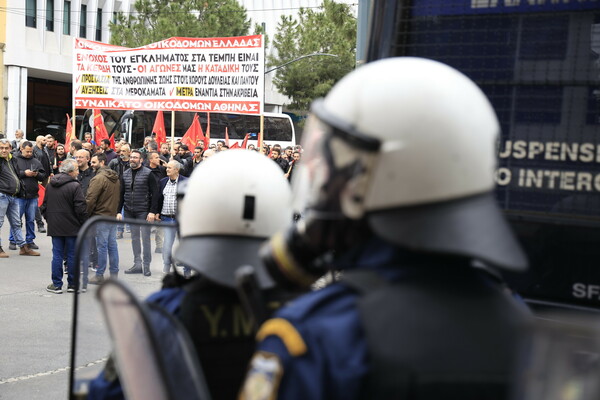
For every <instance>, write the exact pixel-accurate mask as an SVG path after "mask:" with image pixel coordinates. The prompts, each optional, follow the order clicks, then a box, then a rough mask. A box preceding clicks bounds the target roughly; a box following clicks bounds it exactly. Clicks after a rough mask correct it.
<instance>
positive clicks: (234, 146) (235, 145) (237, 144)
mask: <svg viewBox="0 0 600 400" xmlns="http://www.w3.org/2000/svg"><path fill="white" fill-rule="evenodd" d="M229 149H241V147H240V144H239V143H238V142H235V143H234V144H233V145H232V146H231V147H230V148H229Z"/></svg>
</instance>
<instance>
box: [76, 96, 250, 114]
mask: <svg viewBox="0 0 600 400" xmlns="http://www.w3.org/2000/svg"><path fill="white" fill-rule="evenodd" d="M75 108H77V109H88V108H99V109H102V110H149V111H159V110H165V111H190V112H193V111H196V112H200V111H201V112H207V111H209V112H218V113H235V114H254V115H260V102H259V101H210V100H185V101H182V100H164V99H144V100H119V99H114V98H102V97H86V98H75Z"/></svg>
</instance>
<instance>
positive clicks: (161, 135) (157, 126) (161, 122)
mask: <svg viewBox="0 0 600 400" xmlns="http://www.w3.org/2000/svg"><path fill="white" fill-rule="evenodd" d="M152 132H153V133H155V134H156V143H157V144H158V147H159V148H160V145H161V144H163V143H166V142H167V131H165V117H164V116H163V112H162V111H159V112H157V113H156V119H155V120H154V127H153V128H152Z"/></svg>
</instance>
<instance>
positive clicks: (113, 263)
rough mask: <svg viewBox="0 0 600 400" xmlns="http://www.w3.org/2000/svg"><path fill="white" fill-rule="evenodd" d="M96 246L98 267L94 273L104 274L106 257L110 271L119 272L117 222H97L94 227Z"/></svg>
mask: <svg viewBox="0 0 600 400" xmlns="http://www.w3.org/2000/svg"><path fill="white" fill-rule="evenodd" d="M96 246H97V248H98V269H97V270H96V275H104V271H106V259H107V257H108V261H109V263H110V267H109V270H110V273H111V275H112V274H116V273H118V272H119V249H118V248H117V224H99V225H98V226H97V227H96Z"/></svg>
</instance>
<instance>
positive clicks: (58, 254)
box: [42, 159, 87, 294]
mask: <svg viewBox="0 0 600 400" xmlns="http://www.w3.org/2000/svg"><path fill="white" fill-rule="evenodd" d="M59 171H60V173H59V174H58V175H55V176H53V177H52V179H51V180H50V184H49V185H48V187H47V189H46V196H45V197H44V204H42V213H43V215H44V218H46V221H48V236H52V283H51V284H49V285H48V286H47V287H46V290H47V291H48V292H51V293H56V294H60V293H62V285H63V281H62V279H63V266H62V264H63V259H64V258H65V257H66V259H67V271H68V273H67V285H68V286H67V287H68V289H67V291H68V292H74V291H75V240H76V239H77V232H79V228H81V225H83V223H84V222H85V220H86V219H87V212H86V203H85V197H83V191H82V190H81V185H79V183H78V182H77V174H78V173H79V170H78V168H77V162H76V161H75V160H73V159H68V160H65V161H63V162H62V164H61V165H60V168H59Z"/></svg>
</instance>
